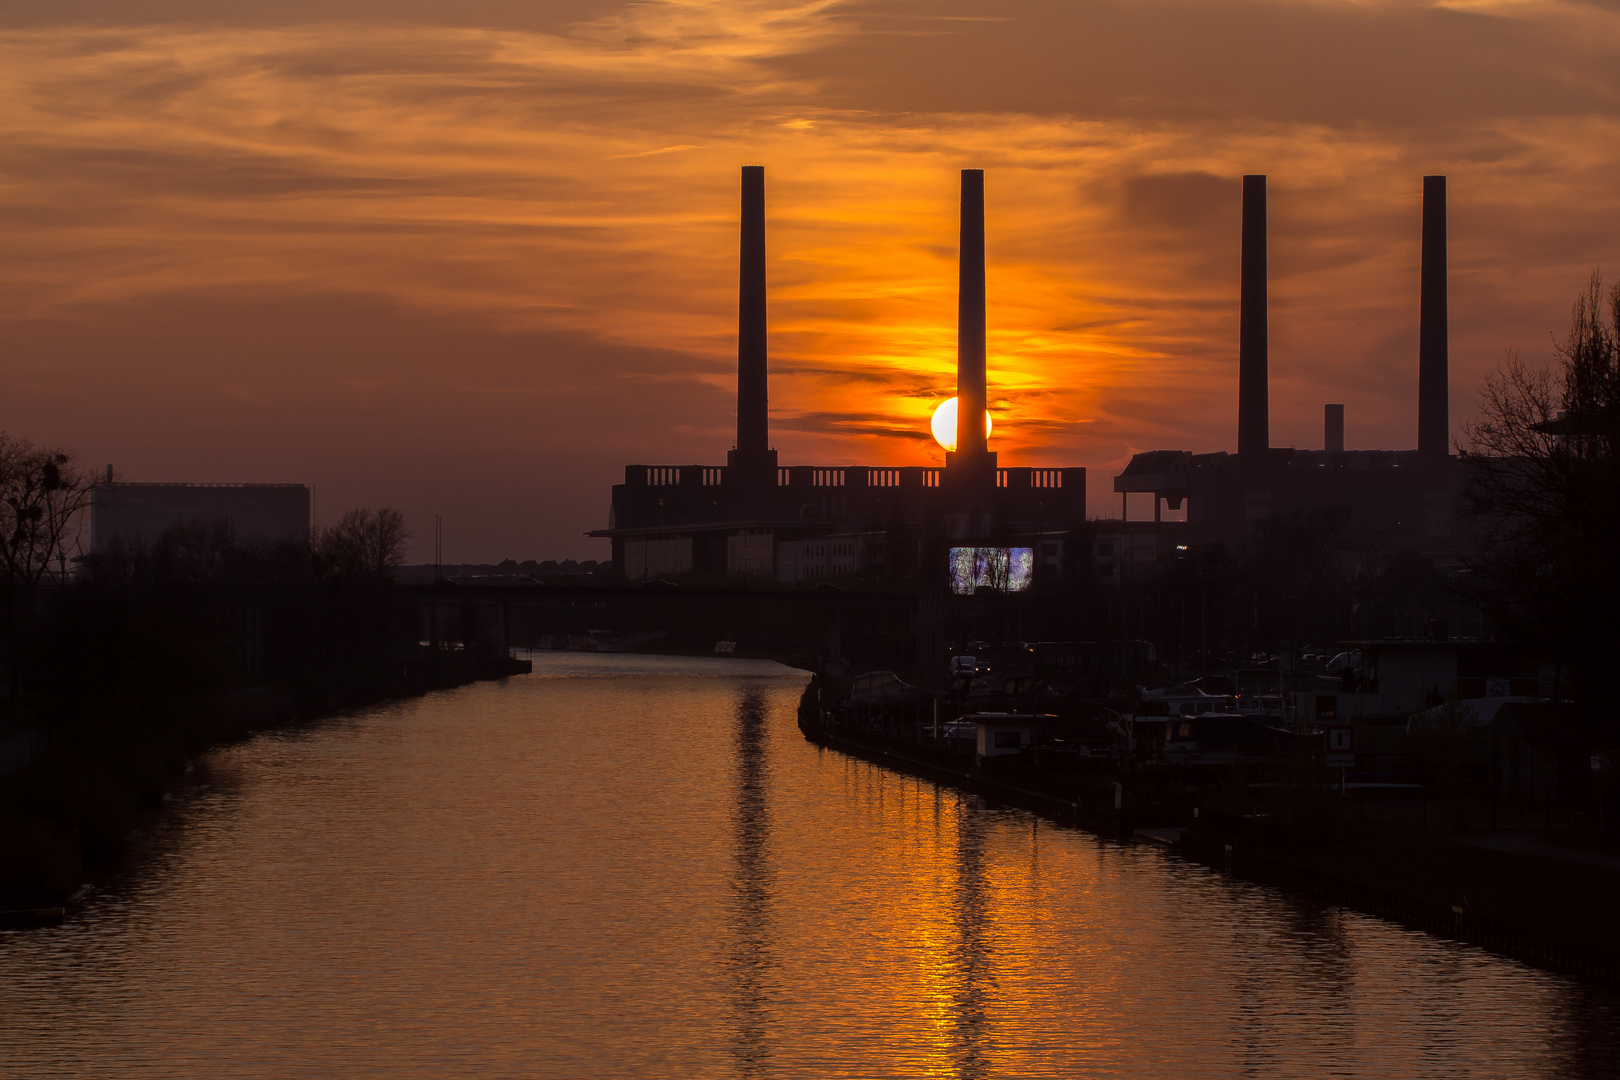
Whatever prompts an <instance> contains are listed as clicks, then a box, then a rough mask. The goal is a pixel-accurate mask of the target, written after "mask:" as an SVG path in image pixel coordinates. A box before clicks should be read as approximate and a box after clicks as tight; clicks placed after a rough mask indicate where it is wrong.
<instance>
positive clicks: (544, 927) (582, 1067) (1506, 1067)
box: [0, 655, 1620, 1077]
mask: <svg viewBox="0 0 1620 1080" xmlns="http://www.w3.org/2000/svg"><path fill="white" fill-rule="evenodd" d="M536 668H537V671H536V674H535V675H534V676H530V677H525V678H518V679H512V680H510V681H508V682H507V683H505V684H500V685H494V684H486V685H481V686H475V687H469V688H465V689H462V690H457V691H452V692H448V693H443V694H436V695H432V696H430V697H428V698H425V699H422V700H420V701H413V702H408V703H405V704H402V705H397V706H391V707H387V708H380V709H375V710H370V711H367V712H364V713H361V714H357V715H355V716H351V717H347V718H343V719H340V720H335V721H331V722H327V723H323V724H320V725H317V726H315V727H312V728H309V729H304V730H299V731H293V732H282V733H275V734H267V735H263V736H260V737H258V738H255V739H253V740H252V741H250V742H248V743H246V744H244V745H241V746H236V747H231V748H228V749H225V750H222V751H219V752H217V753H216V755H215V756H214V759H213V762H212V768H211V779H212V783H211V785H210V786H209V787H208V788H206V789H205V790H202V791H200V792H197V793H195V794H193V795H191V796H189V797H188V798H187V799H185V800H184V801H183V803H182V805H181V806H180V807H179V809H178V810H177V811H176V812H175V813H174V814H173V815H172V817H171V819H170V820H169V821H168V822H167V824H166V826H165V828H164V830H163V831H162V834H161V835H160V836H159V837H157V838H156V839H155V840H154V841H153V844H152V850H151V857H150V859H149V861H148V862H147V864H146V865H145V866H144V867H143V869H142V870H141V871H140V873H139V874H138V875H137V876H136V877H134V878H133V879H132V880H129V881H126V882H124V883H122V884H120V885H118V886H117V887H115V888H113V889H110V890H109V891H107V892H106V893H104V894H102V895H99V896H97V897H95V898H94V899H93V900H92V901H91V902H90V903H89V904H88V905H86V907H85V908H84V909H83V910H82V911H81V912H80V913H78V914H76V915H75V916H74V917H73V918H71V919H70V920H69V921H68V922H67V923H66V924H65V925H63V926H61V927H56V928H47V929H42V930H30V931H7V932H0V1016H3V1017H4V1018H5V1022H4V1023H3V1024H0V1074H4V1075H19V1076H31V1077H69V1076H71V1077H81V1076H108V1075H113V1074H117V1075H119V1076H134V1077H146V1076H152V1077H156V1076H163V1077H168V1076H180V1077H191V1076H196V1077H202V1076H221V1075H229V1076H237V1077H284V1076H389V1077H394V1076H403V1077H427V1076H434V1077H437V1076H444V1075H454V1076H472V1077H507V1076H511V1077H519V1076H525V1077H526V1076H545V1077H554V1076H555V1077H563V1076H604V1077H621V1076H622V1077H630V1076H705V1077H707V1076H727V1075H731V1076H740V1077H787V1076H802V1075H819V1076H836V1077H844V1076H847V1077H886V1076H895V1077H910V1076H918V1077H922V1076H928V1077H935V1076H945V1077H1044V1076H1050V1077H1059V1076H1062V1077H1076V1076H1081V1077H1083V1076H1132V1077H1144V1076H1188V1077H1193V1076H1197V1077H1208V1076H1240V1075H1241V1076H1317V1075H1331V1076H1390V1077H1396V1076H1399V1077H1407V1076H1458V1077H1461V1076H1479V1077H1500V1076H1602V1075H1613V1074H1614V1073H1611V1072H1610V1071H1609V1070H1611V1069H1614V1068H1615V1067H1614V1066H1613V1065H1612V1064H1611V1059H1612V1058H1615V1057H1620V1040H1617V1037H1616V1036H1615V1034H1614V1028H1615V1027H1616V1020H1617V1018H1620V1009H1617V1007H1616V1000H1615V997H1614V996H1613V995H1612V994H1610V993H1608V992H1606V991H1605V992H1599V991H1593V990H1590V989H1587V988H1583V987H1581V986H1579V985H1577V984H1574V983H1571V982H1569V981H1567V980H1564V979H1560V978H1558V977H1555V976H1551V975H1547V974H1543V973H1540V972H1537V971H1534V970H1531V969H1528V968H1525V967H1523V966H1521V965H1518V964H1515V963H1513V962H1511V961H1507V960H1502V959H1499V958H1495V957H1492V956H1490V955H1488V954H1485V953H1482V952H1479V951H1477V950H1474V949H1470V948H1465V947H1461V946H1457V945H1454V944H1451V943H1447V942H1441V941H1436V940H1433V939H1430V938H1427V937H1425V936H1423V935H1420V934H1414V933H1410V932H1408V931H1405V930H1402V929H1400V928H1398V927H1394V926H1390V925H1388V924H1385V923H1382V922H1379V921H1377V920H1373V919H1368V918H1364V917H1361V916H1358V915H1355V914H1351V913H1346V912H1343V911H1341V910H1340V909H1337V908H1334V907H1331V906H1328V905H1322V904H1316V903H1311V902H1305V901H1300V900H1298V899H1294V898H1289V897H1285V896H1282V895H1280V894H1277V893H1274V892H1272V891H1269V890H1266V889H1263V888H1260V887H1257V886H1252V885H1248V884H1245V883H1242V882H1235V881H1231V880H1228V879H1226V878H1224V877H1222V876H1221V875H1219V874H1217V873H1214V872H1211V871H1207V870H1204V869H1202V868H1199V867H1195V866H1189V865H1186V864H1182V863H1179V862H1177V861H1175V860H1174V859H1171V858H1169V857H1168V856H1166V855H1165V854H1164V853H1163V852H1162V851H1160V850H1158V849H1156V848H1150V847H1142V846H1130V845H1120V844H1114V843H1110V842H1105V841H1101V840H1098V839H1097V838H1095V837H1092V836H1090V835H1088V834H1086V833H1083V832H1079V831H1076V830H1071V829H1065V828H1060V827H1056V826H1053V825H1051V824H1049V823H1045V822H1041V821H1039V820H1038V819H1036V818H1034V817H1032V816H1031V815H1028V814H1026V813H1023V812H1021V811H1017V810H1010V809H1006V808H997V807H993V806H988V805H984V804H981V803H980V802H979V801H978V800H977V799H975V798H973V797H971V796H964V795H962V794H959V793H957V792H954V791H950V790H941V789H939V788H936V787H934V786H933V785H931V784H928V783H924V782H921V781H918V780H916V779H913V778H910V777H905V776H900V775H896V774H893V773H889V772H886V771H884V770H882V769H878V768H876V767H873V766H871V765H868V764H866V763H863V762H859V761H854V760H851V759H849V758H846V757H844V756H842V755H840V754H837V753H833V752H829V751H823V750H819V749H817V748H815V747H813V746H811V745H809V744H808V743H806V742H805V741H804V740H803V739H802V738H801V737H800V735H799V733H798V730H797V728H796V727H795V726H794V722H793V715H794V706H795V704H796V702H797V697H798V692H799V689H800V687H801V686H802V685H803V682H804V676H803V675H802V674H801V673H798V672H792V671H788V670H787V669H783V668H779V667H776V666H774V665H770V664H764V663H756V662H749V661H720V660H717V661H699V660H678V659H671V658H643V657H591V656H575V655H547V656H543V657H542V658H541V659H540V660H539V661H538V662H537V665H536Z"/></svg>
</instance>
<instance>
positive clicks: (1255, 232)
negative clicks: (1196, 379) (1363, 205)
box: [1238, 176, 1271, 461]
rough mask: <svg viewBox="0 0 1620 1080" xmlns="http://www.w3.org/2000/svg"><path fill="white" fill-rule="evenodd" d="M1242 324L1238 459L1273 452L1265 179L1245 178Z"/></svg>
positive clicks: (1239, 362)
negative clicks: (1269, 371) (1267, 334)
mask: <svg viewBox="0 0 1620 1080" xmlns="http://www.w3.org/2000/svg"><path fill="white" fill-rule="evenodd" d="M1240 304H1241V312H1240V315H1239V319H1238V455H1239V456H1240V457H1243V458H1245V459H1247V460H1250V461H1256V460H1259V459H1260V458H1263V457H1264V456H1265V453H1266V451H1267V450H1268V449H1270V447H1271V419H1270V415H1269V405H1268V403H1267V388H1266V378H1267V376H1266V364H1267V346H1266V178H1265V177H1264V176H1245V177H1244V178H1243V284H1242V296H1241V300H1240Z"/></svg>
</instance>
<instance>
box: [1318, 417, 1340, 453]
mask: <svg viewBox="0 0 1620 1080" xmlns="http://www.w3.org/2000/svg"><path fill="white" fill-rule="evenodd" d="M1322 448H1323V449H1324V450H1326V451H1327V452H1328V453H1330V454H1342V453H1344V406H1343V405H1324V406H1322Z"/></svg>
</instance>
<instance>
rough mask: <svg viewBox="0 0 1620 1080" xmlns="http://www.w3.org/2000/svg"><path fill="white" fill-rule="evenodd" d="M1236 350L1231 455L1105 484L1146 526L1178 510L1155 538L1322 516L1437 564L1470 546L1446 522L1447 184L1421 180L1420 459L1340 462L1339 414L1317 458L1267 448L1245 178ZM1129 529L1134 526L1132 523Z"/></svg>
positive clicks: (1232, 533) (1257, 260)
mask: <svg viewBox="0 0 1620 1080" xmlns="http://www.w3.org/2000/svg"><path fill="white" fill-rule="evenodd" d="M1242 267H1243V269H1242V291H1241V300H1240V303H1241V306H1242V315H1241V319H1240V327H1241V330H1240V342H1239V349H1238V371H1239V374H1238V450H1237V453H1236V454H1235V455H1233V454H1228V453H1226V452H1225V451H1219V452H1216V453H1208V454H1195V453H1193V452H1191V451H1188V450H1150V451H1147V452H1145V453H1140V454H1137V455H1135V456H1134V457H1133V458H1132V459H1131V461H1130V463H1129V464H1128V465H1127V466H1126V467H1125V470H1124V471H1123V472H1121V473H1120V474H1119V475H1118V476H1116V477H1115V478H1114V491H1115V492H1117V493H1119V494H1120V496H1121V501H1122V509H1123V505H1124V500H1125V499H1128V498H1129V496H1130V495H1131V494H1138V493H1142V494H1151V495H1152V496H1153V500H1154V512H1153V516H1154V518H1155V520H1158V519H1159V518H1160V517H1161V514H1162V511H1163V509H1164V508H1165V507H1168V508H1169V509H1171V510H1182V509H1183V508H1185V511H1186V512H1185V519H1186V520H1185V523H1184V524H1182V523H1175V524H1169V523H1167V525H1166V527H1165V528H1164V529H1162V530H1160V532H1161V533H1162V534H1163V535H1165V536H1166V537H1169V538H1175V539H1176V542H1178V543H1184V542H1186V540H1188V539H1192V540H1199V541H1220V542H1224V543H1226V544H1228V545H1229V546H1236V545H1239V544H1241V543H1242V542H1243V541H1244V540H1246V539H1247V537H1248V535H1249V531H1250V529H1251V528H1252V527H1253V525H1254V523H1255V522H1257V521H1261V520H1264V519H1266V518H1269V517H1273V516H1277V515H1285V514H1293V513H1302V512H1307V511H1310V510H1313V509H1324V508H1329V507H1338V508H1342V509H1343V510H1345V511H1348V513H1349V515H1350V523H1351V525H1352V526H1353V527H1354V528H1355V529H1357V530H1358V531H1359V532H1360V533H1361V535H1362V536H1364V537H1365V538H1366V539H1367V540H1368V541H1370V542H1372V543H1374V544H1375V545H1377V546H1379V547H1382V548H1384V549H1394V548H1404V549H1408V550H1414V551H1424V552H1427V553H1429V554H1431V555H1436V556H1442V557H1443V556H1445V555H1447V554H1450V553H1454V552H1457V551H1459V550H1461V549H1463V548H1464V547H1466V546H1467V538H1466V537H1465V536H1463V535H1461V533H1460V531H1459V530H1458V529H1457V528H1456V525H1455V523H1454V522H1453V520H1452V515H1451V507H1452V500H1453V497H1454V495H1455V493H1456V488H1457V469H1456V459H1455V458H1454V457H1453V456H1452V455H1451V453H1450V447H1449V421H1448V415H1447V386H1448V374H1447V367H1448V363H1449V361H1448V341H1447V325H1446V322H1447V314H1446V308H1447V302H1446V178H1445V177H1443V176H1426V177H1424V179H1423V267H1422V278H1421V298H1420V304H1419V335H1418V340H1419V345H1418V401H1417V444H1418V445H1417V449H1415V450H1347V449H1346V448H1345V439H1344V406H1343V405H1337V404H1330V405H1326V406H1325V407H1324V410H1323V433H1322V443H1323V448H1322V449H1321V450H1296V449H1288V448H1279V447H1274V446H1272V445H1271V436H1270V414H1269V408H1270V406H1269V401H1268V397H1269V388H1268V380H1267V374H1268V372H1267V368H1268V359H1269V358H1268V349H1267V303H1266V178H1265V177H1264V176H1246V177H1244V178H1243V260H1242ZM1131 524H1135V523H1131Z"/></svg>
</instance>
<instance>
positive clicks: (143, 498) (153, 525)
mask: <svg viewBox="0 0 1620 1080" xmlns="http://www.w3.org/2000/svg"><path fill="white" fill-rule="evenodd" d="M197 522H201V523H204V524H207V525H216V524H220V523H223V524H225V525H227V526H228V527H229V528H230V530H231V532H232V533H233V534H234V535H235V536H236V537H237V538H238V539H240V540H263V541H274V540H303V541H307V540H308V539H309V525H310V521H309V488H308V487H306V486H305V485H303V484H135V483H125V482H122V481H120V482H117V483H110V484H104V485H102V486H101V487H99V488H97V489H96V491H95V493H94V495H93V497H92V501H91V505H90V550H91V551H92V552H95V553H100V552H104V551H106V550H108V548H110V547H111V546H112V545H113V544H114V543H115V542H119V541H121V542H123V543H126V544H130V543H136V542H145V543H152V542H154V541H156V540H157V539H158V538H159V537H161V536H162V535H163V534H164V533H166V532H168V531H169V530H170V529H172V528H174V527H175V526H176V525H190V524H193V523H197Z"/></svg>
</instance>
